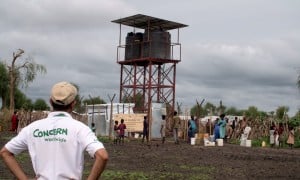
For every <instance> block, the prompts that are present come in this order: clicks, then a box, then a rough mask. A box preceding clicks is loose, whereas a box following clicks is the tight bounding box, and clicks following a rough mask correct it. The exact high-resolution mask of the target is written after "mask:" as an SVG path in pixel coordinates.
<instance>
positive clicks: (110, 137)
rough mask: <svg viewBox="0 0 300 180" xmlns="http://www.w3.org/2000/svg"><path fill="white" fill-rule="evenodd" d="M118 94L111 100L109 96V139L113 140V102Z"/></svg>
mask: <svg viewBox="0 0 300 180" xmlns="http://www.w3.org/2000/svg"><path fill="white" fill-rule="evenodd" d="M115 96H116V94H114V95H113V97H112V98H111V97H110V96H109V95H108V98H109V100H110V119H109V139H110V140H111V139H112V129H113V127H114V124H113V118H112V116H113V100H114V98H115Z"/></svg>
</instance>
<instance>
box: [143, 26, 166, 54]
mask: <svg viewBox="0 0 300 180" xmlns="http://www.w3.org/2000/svg"><path fill="white" fill-rule="evenodd" d="M148 36H149V38H148ZM170 49H171V35H170V33H169V32H167V31H163V30H152V31H149V32H148V30H147V29H145V33H144V37H143V57H152V58H160V59H170Z"/></svg>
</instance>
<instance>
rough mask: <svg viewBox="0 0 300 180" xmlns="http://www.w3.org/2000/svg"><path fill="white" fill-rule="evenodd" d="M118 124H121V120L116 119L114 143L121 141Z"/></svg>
mask: <svg viewBox="0 0 300 180" xmlns="http://www.w3.org/2000/svg"><path fill="white" fill-rule="evenodd" d="M118 124H119V121H115V125H114V144H118V141H119V143H120V137H119V133H120V130H119V128H118Z"/></svg>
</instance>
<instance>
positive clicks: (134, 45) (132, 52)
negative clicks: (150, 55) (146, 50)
mask: <svg viewBox="0 0 300 180" xmlns="http://www.w3.org/2000/svg"><path fill="white" fill-rule="evenodd" d="M142 41H143V33H141V32H138V33H133V32H129V33H127V36H126V47H125V60H131V59H138V58H140V57H141V44H142Z"/></svg>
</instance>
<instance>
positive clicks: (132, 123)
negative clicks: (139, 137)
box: [113, 114, 146, 132]
mask: <svg viewBox="0 0 300 180" xmlns="http://www.w3.org/2000/svg"><path fill="white" fill-rule="evenodd" d="M144 116H146V114H114V115H113V120H114V121H119V124H120V123H121V119H124V123H125V125H126V131H127V132H142V131H143V122H144Z"/></svg>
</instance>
